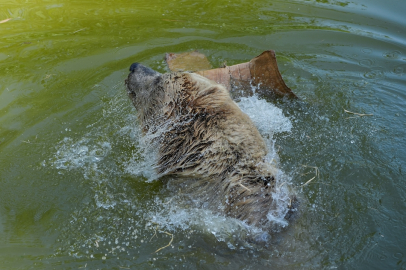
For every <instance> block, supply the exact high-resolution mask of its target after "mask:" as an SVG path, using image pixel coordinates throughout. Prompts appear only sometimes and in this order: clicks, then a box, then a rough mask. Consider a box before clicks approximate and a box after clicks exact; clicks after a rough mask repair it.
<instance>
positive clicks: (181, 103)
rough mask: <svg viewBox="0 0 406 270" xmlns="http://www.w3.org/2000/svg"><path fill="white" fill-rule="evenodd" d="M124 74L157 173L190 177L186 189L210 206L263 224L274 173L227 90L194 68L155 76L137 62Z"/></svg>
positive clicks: (255, 133) (255, 132)
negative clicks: (153, 149)
mask: <svg viewBox="0 0 406 270" xmlns="http://www.w3.org/2000/svg"><path fill="white" fill-rule="evenodd" d="M130 71H131V72H130V74H129V75H128V78H127V80H126V81H125V83H126V86H127V90H128V95H129V97H130V99H131V100H132V102H133V104H134V106H135V108H136V111H137V114H138V120H139V123H140V125H141V127H142V129H143V131H144V132H148V133H150V134H155V136H156V141H157V144H158V151H159V152H158V160H157V162H156V170H157V172H158V173H159V174H160V175H162V176H163V175H173V176H177V177H176V178H178V179H179V178H184V177H187V178H188V179H193V181H192V182H193V183H194V184H193V185H188V188H189V189H190V190H192V189H193V190H195V191H197V192H196V194H200V195H202V194H205V195H204V196H203V195H202V196H201V197H202V198H203V197H204V198H205V200H206V201H207V202H208V204H211V207H210V208H211V209H213V210H214V211H217V212H221V213H223V214H225V215H227V216H230V217H234V218H237V219H240V220H242V221H245V222H246V223H247V224H249V225H254V226H257V227H262V228H264V227H266V226H268V225H269V222H270V221H269V218H268V213H269V211H270V210H271V208H272V207H275V205H274V204H273V196H272V193H273V192H275V189H276V187H275V182H276V181H275V177H276V176H277V171H278V170H277V168H275V166H273V165H271V163H269V162H267V161H265V156H266V154H267V147H266V144H265V141H264V140H263V138H262V137H261V135H260V133H259V132H258V130H257V128H256V127H255V126H254V124H253V122H252V121H251V119H250V118H249V117H248V115H246V114H245V113H243V112H242V111H241V110H240V108H239V107H238V105H237V104H236V103H235V102H234V101H233V100H232V99H231V97H230V95H229V93H228V91H227V90H226V89H225V88H224V87H223V86H222V85H220V84H217V83H215V82H213V81H211V80H209V79H206V78H205V77H202V76H200V75H197V74H194V73H182V72H177V73H167V74H161V73H158V72H156V71H154V70H152V69H150V68H148V67H145V66H143V65H141V64H138V63H134V64H132V65H131V67H130ZM287 204H289V205H288V206H287V208H286V209H288V210H289V209H292V201H290V202H287ZM286 215H287V216H288V215H289V212H286ZM287 216H286V217H287Z"/></svg>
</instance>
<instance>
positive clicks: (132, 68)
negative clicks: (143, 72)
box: [130, 63, 140, 72]
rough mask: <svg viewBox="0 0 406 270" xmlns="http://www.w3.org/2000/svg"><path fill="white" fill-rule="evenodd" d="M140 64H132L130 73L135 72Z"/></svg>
mask: <svg viewBox="0 0 406 270" xmlns="http://www.w3.org/2000/svg"><path fill="white" fill-rule="evenodd" d="M139 65H140V64H139V63H132V65H131V67H130V71H131V72H134V70H135V69H136V68H137V67H138V66H139Z"/></svg>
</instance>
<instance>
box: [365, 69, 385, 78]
mask: <svg viewBox="0 0 406 270" xmlns="http://www.w3.org/2000/svg"><path fill="white" fill-rule="evenodd" d="M383 76H384V72H383V71H382V70H380V69H375V70H371V71H368V72H366V73H364V77H365V78H367V79H379V78H382V77H383Z"/></svg>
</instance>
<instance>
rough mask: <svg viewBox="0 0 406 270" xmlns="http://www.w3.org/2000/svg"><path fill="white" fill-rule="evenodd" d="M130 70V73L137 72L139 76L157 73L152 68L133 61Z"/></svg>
mask: <svg viewBox="0 0 406 270" xmlns="http://www.w3.org/2000/svg"><path fill="white" fill-rule="evenodd" d="M130 71H131V73H137V74H139V75H141V76H154V75H157V74H159V73H158V72H156V71H155V70H153V69H152V68H149V67H146V66H143V65H141V64H140V63H133V64H132V65H131V66H130Z"/></svg>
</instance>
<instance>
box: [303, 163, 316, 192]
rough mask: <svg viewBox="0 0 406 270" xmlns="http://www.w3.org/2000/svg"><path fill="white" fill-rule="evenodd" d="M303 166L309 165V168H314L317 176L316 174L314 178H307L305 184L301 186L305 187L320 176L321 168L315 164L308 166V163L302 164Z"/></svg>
mask: <svg viewBox="0 0 406 270" xmlns="http://www.w3.org/2000/svg"><path fill="white" fill-rule="evenodd" d="M302 166H303V167H307V168H313V169H314V173H315V176H314V177H313V178H311V179H309V180H307V181H306V183H304V184H303V185H301V187H304V186H307V185H308V184H309V183H310V182H311V181H313V180H314V179H316V177H319V176H320V171H319V168H318V167H315V166H307V165H302ZM306 174H307V173H306ZM306 174H305V175H306Z"/></svg>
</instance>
